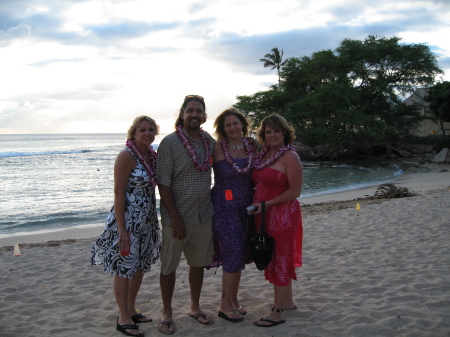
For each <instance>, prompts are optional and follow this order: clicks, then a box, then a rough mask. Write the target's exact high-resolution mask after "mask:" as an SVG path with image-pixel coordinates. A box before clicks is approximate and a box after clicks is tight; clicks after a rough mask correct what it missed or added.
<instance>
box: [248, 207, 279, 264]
mask: <svg viewBox="0 0 450 337" xmlns="http://www.w3.org/2000/svg"><path fill="white" fill-rule="evenodd" d="M265 223H266V203H265V202H264V201H263V202H261V224H260V233H259V234H256V235H255V236H253V237H251V238H250V251H251V253H252V258H253V261H254V262H255V265H256V268H258V270H263V269H264V268H266V267H267V265H268V264H269V262H270V260H271V259H272V254H273V249H274V248H275V240H274V239H273V237H271V236H270V235H269V234H267V233H266V230H265V228H264V226H265Z"/></svg>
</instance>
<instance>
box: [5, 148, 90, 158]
mask: <svg viewBox="0 0 450 337" xmlns="http://www.w3.org/2000/svg"><path fill="white" fill-rule="evenodd" d="M86 152H92V151H91V150H76V151H43V152H0V158H8V157H30V156H43V155H49V154H71V153H86Z"/></svg>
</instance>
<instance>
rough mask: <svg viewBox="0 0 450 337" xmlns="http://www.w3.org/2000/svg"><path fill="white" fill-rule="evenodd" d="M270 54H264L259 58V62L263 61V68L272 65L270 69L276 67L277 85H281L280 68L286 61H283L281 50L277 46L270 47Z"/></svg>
mask: <svg viewBox="0 0 450 337" xmlns="http://www.w3.org/2000/svg"><path fill="white" fill-rule="evenodd" d="M271 51H272V53H271V54H266V55H264V57H265V58H263V59H260V60H259V61H260V62H264V68H267V67H272V68H271V69H270V70H274V69H275V68H276V69H277V74H278V85H279V86H280V85H281V78H280V69H281V67H282V66H283V65H284V63H285V62H286V61H283V50H281V53H280V51H279V50H278V48H272V50H271Z"/></svg>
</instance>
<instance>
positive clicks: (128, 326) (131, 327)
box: [116, 318, 144, 337]
mask: <svg viewBox="0 0 450 337" xmlns="http://www.w3.org/2000/svg"><path fill="white" fill-rule="evenodd" d="M116 330H117V331H120V332H121V333H123V334H124V335H125V336H139V337H144V333H143V332H139V334H133V333H131V332H128V331H127V330H139V329H138V326H137V325H134V324H124V325H120V324H119V318H117V325H116Z"/></svg>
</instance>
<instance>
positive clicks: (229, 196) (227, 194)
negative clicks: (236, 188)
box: [225, 190, 233, 200]
mask: <svg viewBox="0 0 450 337" xmlns="http://www.w3.org/2000/svg"><path fill="white" fill-rule="evenodd" d="M225 200H233V191H232V190H225Z"/></svg>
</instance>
